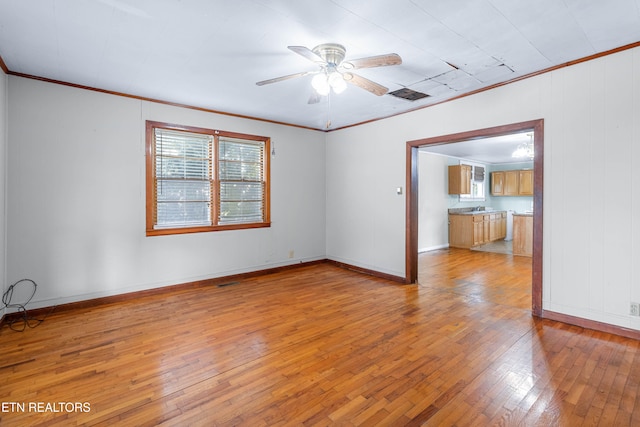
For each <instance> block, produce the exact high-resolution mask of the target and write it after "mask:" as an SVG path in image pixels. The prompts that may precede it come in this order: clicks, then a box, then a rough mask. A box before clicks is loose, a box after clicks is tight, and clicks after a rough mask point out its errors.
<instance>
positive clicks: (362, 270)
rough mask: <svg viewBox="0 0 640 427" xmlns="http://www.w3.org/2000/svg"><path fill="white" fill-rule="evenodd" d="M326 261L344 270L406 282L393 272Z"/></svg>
mask: <svg viewBox="0 0 640 427" xmlns="http://www.w3.org/2000/svg"><path fill="white" fill-rule="evenodd" d="M327 262H328V263H330V264H333V265H335V266H336V267H340V268H344V269H345V270H350V271H355V272H357V273H362V274H366V275H368V276H374V277H378V278H380V279H385V280H390V281H392V282H399V283H403V284H406V283H407V280H406V279H405V278H404V277H400V276H394V275H393V274H387V273H382V272H380V271H375V270H369V269H368V268H362V267H357V266H355V265H351V264H345V263H344V262H340V261H334V260H327Z"/></svg>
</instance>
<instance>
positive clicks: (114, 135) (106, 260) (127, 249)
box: [7, 76, 326, 308]
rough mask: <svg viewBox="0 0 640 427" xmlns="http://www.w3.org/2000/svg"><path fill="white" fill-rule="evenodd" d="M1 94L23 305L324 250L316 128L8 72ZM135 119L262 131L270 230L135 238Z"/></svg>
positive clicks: (11, 248) (12, 249)
mask: <svg viewBox="0 0 640 427" xmlns="http://www.w3.org/2000/svg"><path fill="white" fill-rule="evenodd" d="M8 99H9V103H8V109H9V116H8V120H9V123H10V125H11V126H10V127H9V135H8V141H9V143H8V145H9V146H8V163H9V171H8V195H7V205H8V213H7V221H8V224H9V227H8V232H7V242H8V259H7V266H8V267H7V276H8V278H9V281H16V280H18V279H21V278H25V277H26V278H30V279H32V280H34V281H36V283H38V286H39V287H38V292H37V294H36V297H35V299H34V304H32V305H31V306H32V307H34V308H35V307H38V306H50V305H54V304H60V303H65V302H70V301H77V300H82V299H88V298H94V297H100V296H106V295H112V294H119V293H123V292H128V291H135V290H141V289H147V288H154V287H159V286H164V285H171V284H178V283H184V282H190V281H194V280H200V279H207V278H212V277H220V276H226V275H231V274H235V273H243V272H249V271H255V270H263V269H267V268H270V267H277V266H282V265H287V264H292V263H299V262H301V261H310V260H316V259H324V258H325V228H326V227H325V142H324V139H325V137H324V134H323V133H321V132H315V131H309V130H304V129H298V128H293V127H287V126H281V125H275V124H269V123H265V122H259V121H253V120H246V119H241V118H235V117H231V116H225V115H217V114H212V113H206V112H202V111H197V110H193V109H185V108H178V107H174V106H169V105H163V104H157V103H150V102H145V101H141V100H136V99H130V98H125V97H119V96H115V95H108V94H102V93H98V92H92V91H86V90H82V89H76V88H71V87H66V86H61V85H56V84H50V83H45V82H40V81H36V80H30V79H24V78H20V77H16V76H9V85H8ZM145 120H156V121H164V122H170V123H176V124H182V125H190V126H200V127H208V128H212V129H223V130H226V131H233V132H241V133H249V134H255V135H264V136H269V137H271V138H272V142H273V143H275V148H276V156H275V157H272V159H271V160H272V163H271V209H272V210H271V217H272V226H271V227H270V228H263V229H251V230H236V231H223V232H211V233H197V234H188V235H175V236H156V237H146V236H145V170H144V167H145V162H144V159H145V158H144V145H145V139H144V138H145V135H144V133H145ZM290 251H294V257H293V258H289V252H290Z"/></svg>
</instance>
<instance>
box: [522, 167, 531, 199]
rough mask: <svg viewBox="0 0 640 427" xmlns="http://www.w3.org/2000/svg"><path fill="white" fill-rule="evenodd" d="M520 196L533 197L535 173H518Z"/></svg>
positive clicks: (529, 171) (527, 171)
mask: <svg viewBox="0 0 640 427" xmlns="http://www.w3.org/2000/svg"><path fill="white" fill-rule="evenodd" d="M518 194H519V195H521V196H533V171H532V170H530V169H528V170H521V171H518Z"/></svg>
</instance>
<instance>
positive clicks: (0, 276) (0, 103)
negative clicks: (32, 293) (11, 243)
mask: <svg viewBox="0 0 640 427" xmlns="http://www.w3.org/2000/svg"><path fill="white" fill-rule="evenodd" d="M7 81H8V79H7V75H6V74H5V73H4V71H2V70H1V69H0V283H1V284H2V285H0V291H1V292H2V294H3V295H4V293H5V291H6V289H7V288H8V287H9V285H8V284H7V275H6V272H7V271H6V261H7V259H6V243H7V241H6V230H7V222H6V206H5V200H6V182H7V137H8V132H9V131H8V124H7ZM3 315H4V309H0V317H2V316H3Z"/></svg>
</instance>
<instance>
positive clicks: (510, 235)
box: [504, 210, 514, 241]
mask: <svg viewBox="0 0 640 427" xmlns="http://www.w3.org/2000/svg"><path fill="white" fill-rule="evenodd" d="M513 212H514V211H512V210H508V211H507V236H506V237H505V238H504V240H506V241H509V240H513Z"/></svg>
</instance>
